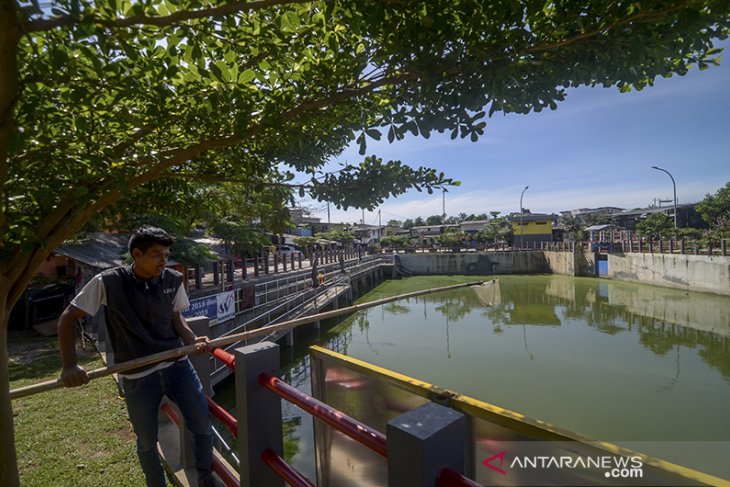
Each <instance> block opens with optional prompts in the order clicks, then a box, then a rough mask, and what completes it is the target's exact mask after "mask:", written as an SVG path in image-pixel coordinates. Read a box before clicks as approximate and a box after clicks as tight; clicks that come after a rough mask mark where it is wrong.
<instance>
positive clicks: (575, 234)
mask: <svg viewBox="0 0 730 487" xmlns="http://www.w3.org/2000/svg"><path fill="white" fill-rule="evenodd" d="M559 227H560V228H562V229H563V230H565V235H564V236H563V239H564V240H584V239H585V232H584V231H583V224H582V223H581V222H580V220H579V219H578V218H576V217H574V216H572V215H569V216H561V217H560V222H559Z"/></svg>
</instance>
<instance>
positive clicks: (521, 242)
mask: <svg viewBox="0 0 730 487" xmlns="http://www.w3.org/2000/svg"><path fill="white" fill-rule="evenodd" d="M528 188H529V186H525V189H523V190H522V193H521V194H520V248H523V247H524V246H525V235H524V233H525V227H524V226H523V223H522V216H523V215H524V214H525V210H524V208H522V197H523V196H525V191H527V189H528Z"/></svg>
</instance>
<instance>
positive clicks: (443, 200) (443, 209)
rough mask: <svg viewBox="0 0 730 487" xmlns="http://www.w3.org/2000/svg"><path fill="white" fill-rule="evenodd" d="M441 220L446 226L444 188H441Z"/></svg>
mask: <svg viewBox="0 0 730 487" xmlns="http://www.w3.org/2000/svg"><path fill="white" fill-rule="evenodd" d="M441 219H442V220H443V221H442V222H441V223H443V224H446V188H441Z"/></svg>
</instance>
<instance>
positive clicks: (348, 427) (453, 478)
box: [209, 348, 482, 487]
mask: <svg viewBox="0 0 730 487" xmlns="http://www.w3.org/2000/svg"><path fill="white" fill-rule="evenodd" d="M212 353H213V355H214V356H215V357H216V358H217V359H219V360H221V361H222V362H224V363H225V364H226V365H228V367H230V368H231V369H235V368H236V358H235V357H234V356H233V355H231V354H230V353H228V352H226V351H225V350H222V349H219V348H216V349H214V350H213V352H212ZM258 380H259V384H260V385H262V386H263V387H265V388H267V389H269V390H270V391H272V392H273V393H275V394H276V395H277V396H279V397H281V398H282V399H285V400H287V401H289V402H291V403H292V404H295V405H297V406H298V407H300V408H301V409H303V410H304V411H306V412H308V413H309V414H311V415H312V416H314V417H315V418H317V419H319V420H321V421H324V422H325V423H327V424H328V425H330V426H331V427H333V428H335V429H336V430H338V431H340V432H342V433H344V434H346V435H347V436H349V437H350V438H352V439H354V440H355V441H358V442H360V443H362V444H363V445H365V446H367V447H368V448H370V449H371V450H373V451H374V452H376V453H378V454H379V455H381V456H383V457H387V456H388V443H387V439H386V437H385V435H384V434H382V433H381V432H379V431H377V430H375V429H373V428H371V427H369V426H367V425H366V424H363V423H361V422H360V421H358V420H356V419H354V418H351V417H350V416H348V415H346V414H344V413H342V412H340V411H338V410H337V409H335V408H333V407H332V406H329V405H328V404H325V403H323V402H322V401H319V400H317V399H315V398H313V397H312V396H310V395H308V394H305V393H303V392H301V391H300V390H299V389H297V388H295V387H292V386H291V385H289V384H287V383H286V382H284V381H282V380H281V379H279V378H278V377H275V376H273V375H271V374H267V373H262V374H260V375H259V379H258ZM209 401H210V399H209ZM221 409H222V408H221ZM224 411H225V410H224ZM226 414H228V412H227V411H226ZM234 421H235V418H234ZM236 428H237V423H236ZM261 459H262V460H263V461H264V463H266V464H267V465H268V466H269V467H270V468H272V469H273V470H274V471H275V472H276V473H277V474H278V475H279V476H280V477H281V478H282V479H284V480H285V481H286V482H288V483H289V484H290V485H292V486H294V487H314V486H313V484H312V483H311V482H309V480H308V479H307V478H306V477H304V476H303V475H301V474H300V473H299V472H298V471H297V470H296V469H294V468H293V467H292V466H291V465H289V464H288V463H286V461H284V460H283V459H282V458H281V457H279V456H278V455H277V454H276V453H275V452H274V451H272V450H270V449H266V450H265V451H264V452H263V453H262V454H261ZM436 487H482V486H481V484H478V483H476V482H475V481H473V480H471V479H470V478H468V477H466V476H464V475H462V474H460V473H457V472H456V471H454V470H452V469H451V468H449V467H445V468H443V469H442V470H441V472H439V476H438V478H437V479H436Z"/></svg>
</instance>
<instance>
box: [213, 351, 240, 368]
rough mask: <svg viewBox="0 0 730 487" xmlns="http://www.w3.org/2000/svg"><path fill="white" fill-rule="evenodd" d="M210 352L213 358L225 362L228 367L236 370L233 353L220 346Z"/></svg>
mask: <svg viewBox="0 0 730 487" xmlns="http://www.w3.org/2000/svg"><path fill="white" fill-rule="evenodd" d="M210 353H211V355H213V356H214V357H215V358H217V359H218V360H220V361H221V362H223V363H224V364H226V365H227V366H228V368H229V369H231V370H236V357H234V356H233V354H230V353H228V352H226V351H225V350H223V349H222V348H214V349H213V351H212V352H210Z"/></svg>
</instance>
